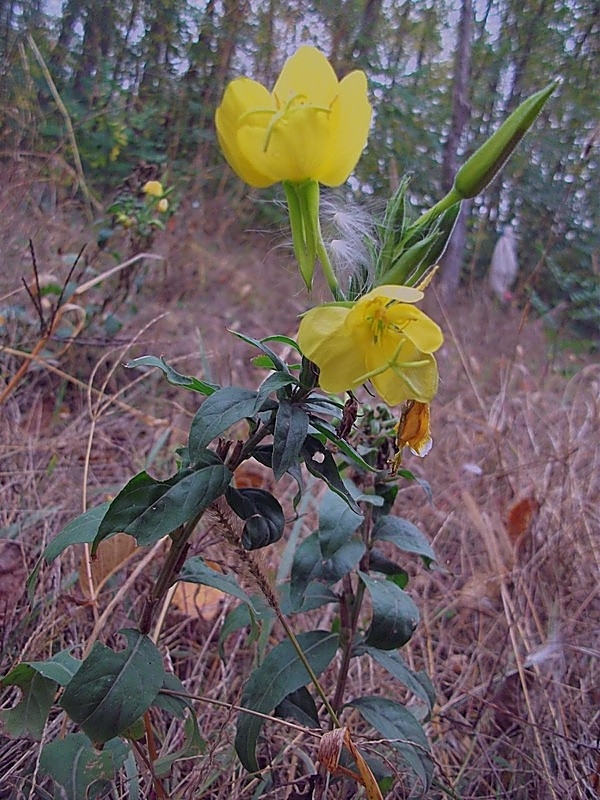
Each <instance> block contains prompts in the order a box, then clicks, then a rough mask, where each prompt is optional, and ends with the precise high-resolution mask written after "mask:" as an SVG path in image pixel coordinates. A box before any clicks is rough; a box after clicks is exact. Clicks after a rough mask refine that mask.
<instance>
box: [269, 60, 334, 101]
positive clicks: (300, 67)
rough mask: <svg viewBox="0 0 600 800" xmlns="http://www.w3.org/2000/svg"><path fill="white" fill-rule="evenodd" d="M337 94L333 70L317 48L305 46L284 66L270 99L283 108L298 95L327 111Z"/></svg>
mask: <svg viewBox="0 0 600 800" xmlns="http://www.w3.org/2000/svg"><path fill="white" fill-rule="evenodd" d="M337 93H338V79H337V77H336V74H335V72H334V71H333V67H332V66H331V64H330V63H329V61H327V59H326V58H325V56H324V55H323V53H321V51H320V50H317V48H316V47H309V46H307V45H305V46H304V47H300V48H299V49H298V50H297V51H296V52H295V53H294V55H293V56H290V58H288V60H287V61H286V62H285V64H284V65H283V69H282V70H281V74H280V75H279V78H278V79H277V83H276V84H275V86H274V87H273V95H274V96H275V98H276V99H277V101H278V103H279V107H282V106H284V105H285V104H286V102H287V101H288V100H289V99H290V98H292V97H295V96H296V95H298V94H301V95H304V96H305V97H306V98H307V100H308V101H309V102H310V103H311V104H314V105H318V106H324V107H329V106H330V105H331V103H332V102H333V99H334V98H335V96H336V95H337Z"/></svg>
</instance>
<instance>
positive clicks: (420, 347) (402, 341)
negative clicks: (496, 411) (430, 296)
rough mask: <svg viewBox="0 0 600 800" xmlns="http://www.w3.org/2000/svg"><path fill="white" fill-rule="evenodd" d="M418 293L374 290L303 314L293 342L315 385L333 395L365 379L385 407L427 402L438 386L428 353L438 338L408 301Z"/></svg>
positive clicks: (433, 327) (436, 329)
mask: <svg viewBox="0 0 600 800" xmlns="http://www.w3.org/2000/svg"><path fill="white" fill-rule="evenodd" d="M422 298H423V292H421V291H419V290H418V289H413V288H411V287H408V286H377V287H376V288H375V289H372V290H371V291H370V292H368V293H367V294H365V295H364V296H363V297H361V298H360V299H359V300H357V301H356V302H354V303H331V304H328V305H322V306H317V307H316V308H312V309H311V310H310V311H308V312H307V313H306V314H305V315H304V317H303V318H302V321H301V323H300V330H299V331H298V344H299V345H300V349H301V350H302V352H303V353H304V355H305V356H306V357H307V358H308V359H310V360H311V361H313V362H314V363H315V364H316V365H317V366H318V367H319V370H320V377H319V384H320V386H321V388H322V389H324V390H325V391H326V392H331V393H333V394H337V393H339V392H344V391H351V390H353V389H356V388H358V387H359V386H360V385H361V384H363V383H365V382H366V381H371V383H372V384H373V386H374V387H375V389H376V391H377V393H378V394H379V395H380V396H381V398H382V399H383V400H384V401H385V402H386V403H387V404H388V405H390V406H394V405H397V404H398V403H403V402H404V401H406V400H417V401H418V402H419V403H429V402H430V401H431V400H432V399H433V397H434V395H435V393H436V391H437V385H438V371H437V364H436V363H435V358H434V357H433V355H432V353H434V352H435V351H436V350H437V349H438V348H439V347H440V346H441V344H442V342H443V336H442V332H441V330H440V328H439V327H438V325H436V323H435V322H434V321H433V320H431V319H429V317H428V316H427V315H426V314H424V313H423V312H422V311H421V310H420V309H418V308H415V307H414V305H413V303H416V302H418V301H419V300H421V299H422Z"/></svg>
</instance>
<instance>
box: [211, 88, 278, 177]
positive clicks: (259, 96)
mask: <svg viewBox="0 0 600 800" xmlns="http://www.w3.org/2000/svg"><path fill="white" fill-rule="evenodd" d="M271 108H272V109H273V113H274V111H275V109H274V103H273V98H272V97H271V95H270V94H269V92H268V91H267V90H266V89H265V87H264V86H262V85H261V84H260V83H257V82H256V81H253V80H250V78H238V79H237V80H234V81H232V82H231V83H230V84H229V86H228V87H227V89H226V90H225V94H224V95H223V100H222V102H221V105H220V106H219V107H218V108H217V111H216V114H215V124H216V127H217V136H218V139H219V144H220V146H221V149H222V150H223V153H224V155H225V158H226V159H227V161H228V162H229V165H230V166H231V168H232V169H233V170H234V171H235V172H236V173H237V174H238V175H239V177H240V178H241V179H242V180H243V181H245V182H246V183H248V184H250V186H257V187H264V186H270V185H271V184H272V183H276V182H277V181H278V180H279V178H278V177H277V176H273V175H271V174H270V173H269V172H268V171H261V170H260V169H259V168H257V166H256V164H255V163H254V159H253V158H252V157H251V155H250V156H249V155H248V152H247V151H244V150H243V149H242V148H241V147H240V143H239V141H238V135H239V131H240V125H242V128H244V126H251V127H252V128H254V127H257V128H258V129H259V130H262V131H263V140H264V138H265V136H266V129H267V126H268V124H269V122H270V121H271V117H272V114H269V113H262V114H261V113H253V114H249V115H248V116H247V117H246V119H245V120H244V119H242V122H241V123H240V119H241V118H242V117H243V115H244V114H248V112H252V111H255V112H256V109H267V110H268V109H271Z"/></svg>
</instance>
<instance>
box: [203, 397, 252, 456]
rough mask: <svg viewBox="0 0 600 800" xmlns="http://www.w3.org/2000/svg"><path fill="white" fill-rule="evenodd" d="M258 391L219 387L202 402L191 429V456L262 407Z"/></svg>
mask: <svg viewBox="0 0 600 800" xmlns="http://www.w3.org/2000/svg"><path fill="white" fill-rule="evenodd" d="M257 398H258V394H257V392H253V391H250V389H240V388H239V387H238V386H231V387H227V388H224V389H218V390H217V391H216V392H214V394H211V395H210V397H207V398H206V400H205V401H204V402H203V403H202V405H201V406H200V408H199V409H198V411H197V412H196V415H195V417H194V419H193V420H192V425H191V428H190V438H189V444H188V449H189V453H190V459H191V460H192V461H194V460H195V458H196V455H197V454H198V453H200V451H202V450H204V448H205V447H206V445H207V444H209V443H210V442H212V440H213V439H215V438H216V437H217V436H219V435H220V434H222V433H223V431H226V430H227V428H230V427H231V426H232V425H235V423H236V422H239V421H240V420H242V419H246V418H248V417H253V416H254V415H255V414H256V413H257V411H258V410H259V408H260V403H257Z"/></svg>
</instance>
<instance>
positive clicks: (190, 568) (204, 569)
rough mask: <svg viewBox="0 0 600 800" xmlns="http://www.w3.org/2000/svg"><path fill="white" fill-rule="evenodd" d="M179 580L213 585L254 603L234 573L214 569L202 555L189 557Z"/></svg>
mask: <svg viewBox="0 0 600 800" xmlns="http://www.w3.org/2000/svg"><path fill="white" fill-rule="evenodd" d="M178 580H180V581H187V582H188V583H199V584H201V585H203V586H211V587H212V588H213V589H218V590H219V591H221V592H225V593H226V594H230V595H232V596H233V597H237V598H238V600H242V601H243V602H244V603H247V604H248V605H252V601H251V600H250V598H249V597H248V595H247V594H246V592H245V591H244V590H243V589H242V587H241V586H240V585H239V583H238V582H237V580H236V578H235V577H234V576H233V575H224V574H223V573H222V572H218V571H217V570H216V569H212V568H211V567H209V566H208V564H207V563H206V562H205V561H204V559H203V558H202V557H201V556H193V557H192V558H188V559H187V561H186V562H185V563H184V565H183V567H182V569H181V572H180V573H179V576H178Z"/></svg>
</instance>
